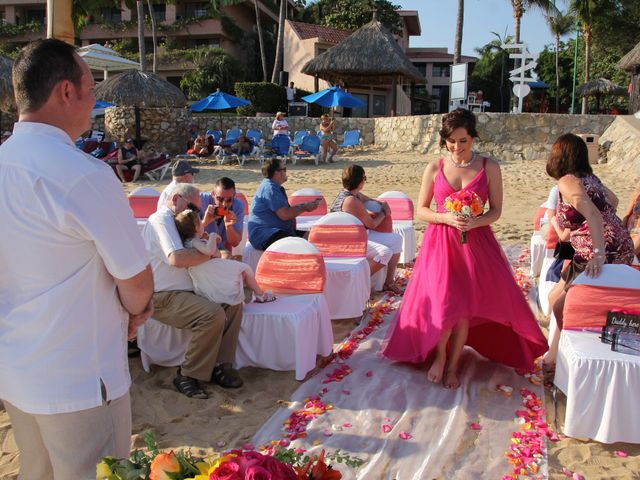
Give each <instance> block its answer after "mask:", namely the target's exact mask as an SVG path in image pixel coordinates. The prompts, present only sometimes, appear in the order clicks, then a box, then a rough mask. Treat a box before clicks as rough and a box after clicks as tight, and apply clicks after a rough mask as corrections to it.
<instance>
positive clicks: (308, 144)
mask: <svg viewBox="0 0 640 480" xmlns="http://www.w3.org/2000/svg"><path fill="white" fill-rule="evenodd" d="M320 144H321V141H320V137H318V136H317V135H305V136H304V137H303V138H302V143H301V144H300V147H299V148H298V150H295V151H294V152H293V155H292V156H291V161H292V162H293V164H294V165H295V164H296V162H297V161H298V160H301V159H305V158H312V159H313V161H314V162H315V164H316V166H317V165H318V163H319V162H320Z"/></svg>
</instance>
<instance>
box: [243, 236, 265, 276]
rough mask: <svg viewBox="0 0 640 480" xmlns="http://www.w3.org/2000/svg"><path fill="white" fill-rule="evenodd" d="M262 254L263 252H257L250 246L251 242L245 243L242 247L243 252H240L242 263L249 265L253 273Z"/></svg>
mask: <svg viewBox="0 0 640 480" xmlns="http://www.w3.org/2000/svg"><path fill="white" fill-rule="evenodd" d="M263 253H264V250H258V249H256V248H254V246H253V245H251V242H247V243H246V244H245V245H244V250H243V251H242V261H243V262H244V263H246V264H247V265H249V266H250V267H251V269H252V270H253V271H254V272H255V271H256V269H257V268H258V262H259V261H260V257H261V256H262V254H263Z"/></svg>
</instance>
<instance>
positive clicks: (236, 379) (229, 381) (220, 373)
mask: <svg viewBox="0 0 640 480" xmlns="http://www.w3.org/2000/svg"><path fill="white" fill-rule="evenodd" d="M211 382H212V383H215V384H216V385H220V386H221V387H222V388H240V387H241V386H242V385H243V383H244V382H243V381H242V378H240V375H239V374H238V371H237V370H235V369H233V368H231V367H230V366H225V365H218V366H217V367H216V368H214V369H213V375H211Z"/></svg>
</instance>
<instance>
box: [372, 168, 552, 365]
mask: <svg viewBox="0 0 640 480" xmlns="http://www.w3.org/2000/svg"><path fill="white" fill-rule="evenodd" d="M484 163H485V165H486V159H485V160H484ZM465 189H466V190H470V191H474V192H475V193H477V194H478V196H480V198H482V200H483V201H485V202H486V200H487V198H488V194H489V186H488V183H487V175H486V172H485V170H484V165H483V168H482V170H480V172H478V175H477V176H476V177H475V178H474V179H473V180H472V181H471V183H469V185H467V186H466V187H465ZM454 192H455V190H454V189H453V188H452V187H451V185H450V184H449V182H448V181H447V179H446V178H445V176H444V174H443V172H442V160H440V171H439V172H438V173H437V175H436V178H435V181H434V197H435V200H436V203H437V205H438V211H439V212H444V211H445V209H444V208H443V205H444V200H445V199H446V198H447V197H448V196H449V195H450V194H452V193H454ZM463 318H468V319H469V337H468V339H467V345H469V346H471V347H473V348H474V349H475V350H476V351H478V353H480V354H481V355H484V356H485V357H487V358H488V359H490V360H493V361H496V362H499V363H503V364H505V365H509V366H511V367H514V368H518V369H524V370H527V371H529V370H532V369H533V360H534V359H535V358H537V357H538V356H540V355H542V354H543V353H544V352H546V351H547V341H546V339H545V337H544V335H543V334H542V332H541V331H540V328H539V327H538V324H537V322H536V319H535V318H534V316H533V313H532V312H531V309H530V308H529V305H528V304H527V301H526V300H525V298H524V296H523V294H522V292H521V291H520V288H519V287H518V285H517V284H516V282H515V280H514V278H513V273H512V271H511V266H510V265H509V262H508V260H507V258H506V257H505V255H504V253H503V251H502V249H501V248H500V245H499V244H498V241H497V240H496V238H495V236H494V235H493V232H492V231H491V228H490V227H489V226H486V227H479V228H474V229H472V230H470V231H469V232H468V233H467V243H466V244H464V245H463V244H461V243H460V231H459V230H456V229H455V228H453V227H450V226H448V225H444V224H433V225H429V227H428V228H427V229H426V231H425V234H424V237H423V239H422V248H421V249H420V254H419V255H418V259H417V261H416V265H415V268H414V270H413V275H412V277H411V280H410V281H409V285H408V286H407V290H406V291H405V294H404V298H403V301H402V304H401V306H400V308H399V310H398V313H397V315H396V318H395V319H394V322H393V324H392V325H391V326H390V327H389V332H388V334H387V338H386V340H385V342H384V344H383V347H382V355H384V356H385V357H388V358H390V359H392V360H396V361H400V362H410V363H421V362H424V361H425V360H426V358H427V356H428V355H429V354H430V353H431V351H432V350H434V349H435V347H436V346H437V344H438V341H439V340H440V338H441V336H442V332H443V330H451V329H453V328H455V326H456V324H457V323H458V322H459V321H460V320H461V319H463Z"/></svg>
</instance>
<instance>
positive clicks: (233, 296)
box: [175, 210, 275, 305]
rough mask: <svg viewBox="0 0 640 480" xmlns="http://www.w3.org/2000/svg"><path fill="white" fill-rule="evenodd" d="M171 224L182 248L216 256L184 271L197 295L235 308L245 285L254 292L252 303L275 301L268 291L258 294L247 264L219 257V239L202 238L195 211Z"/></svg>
mask: <svg viewBox="0 0 640 480" xmlns="http://www.w3.org/2000/svg"><path fill="white" fill-rule="evenodd" d="M175 221H176V228H177V229H178V233H179V234H180V238H181V239H182V242H183V243H184V245H185V247H193V248H195V249H196V250H198V251H199V252H200V253H203V254H205V255H210V256H211V257H217V258H212V259H211V260H209V261H208V262H205V263H202V264H200V265H197V266H195V267H190V268H189V269H188V270H189V275H190V276H191V279H192V280H193V286H194V290H195V293H196V294H197V295H200V296H203V297H205V298H208V299H209V300H211V301H213V302H216V303H226V304H228V305H237V304H239V303H243V302H244V298H245V296H244V286H245V285H246V286H247V287H248V288H250V289H251V290H252V291H253V293H255V295H256V302H258V303H262V302H271V301H273V300H275V297H274V296H273V295H271V294H270V293H269V292H266V293H265V292H263V291H262V289H261V288H260V286H259V285H258V282H256V278H255V276H254V274H253V271H252V270H251V267H250V266H249V265H246V264H244V263H242V262H237V261H235V260H224V259H222V258H219V257H220V251H219V250H218V246H217V243H218V242H219V241H220V237H219V236H218V235H211V236H209V237H208V239H206V240H205V239H204V238H203V237H204V236H206V234H205V233H204V226H203V225H202V222H201V220H200V217H199V216H198V212H195V211H193V210H184V211H182V212H180V213H178V214H177V215H176V219H175Z"/></svg>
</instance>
